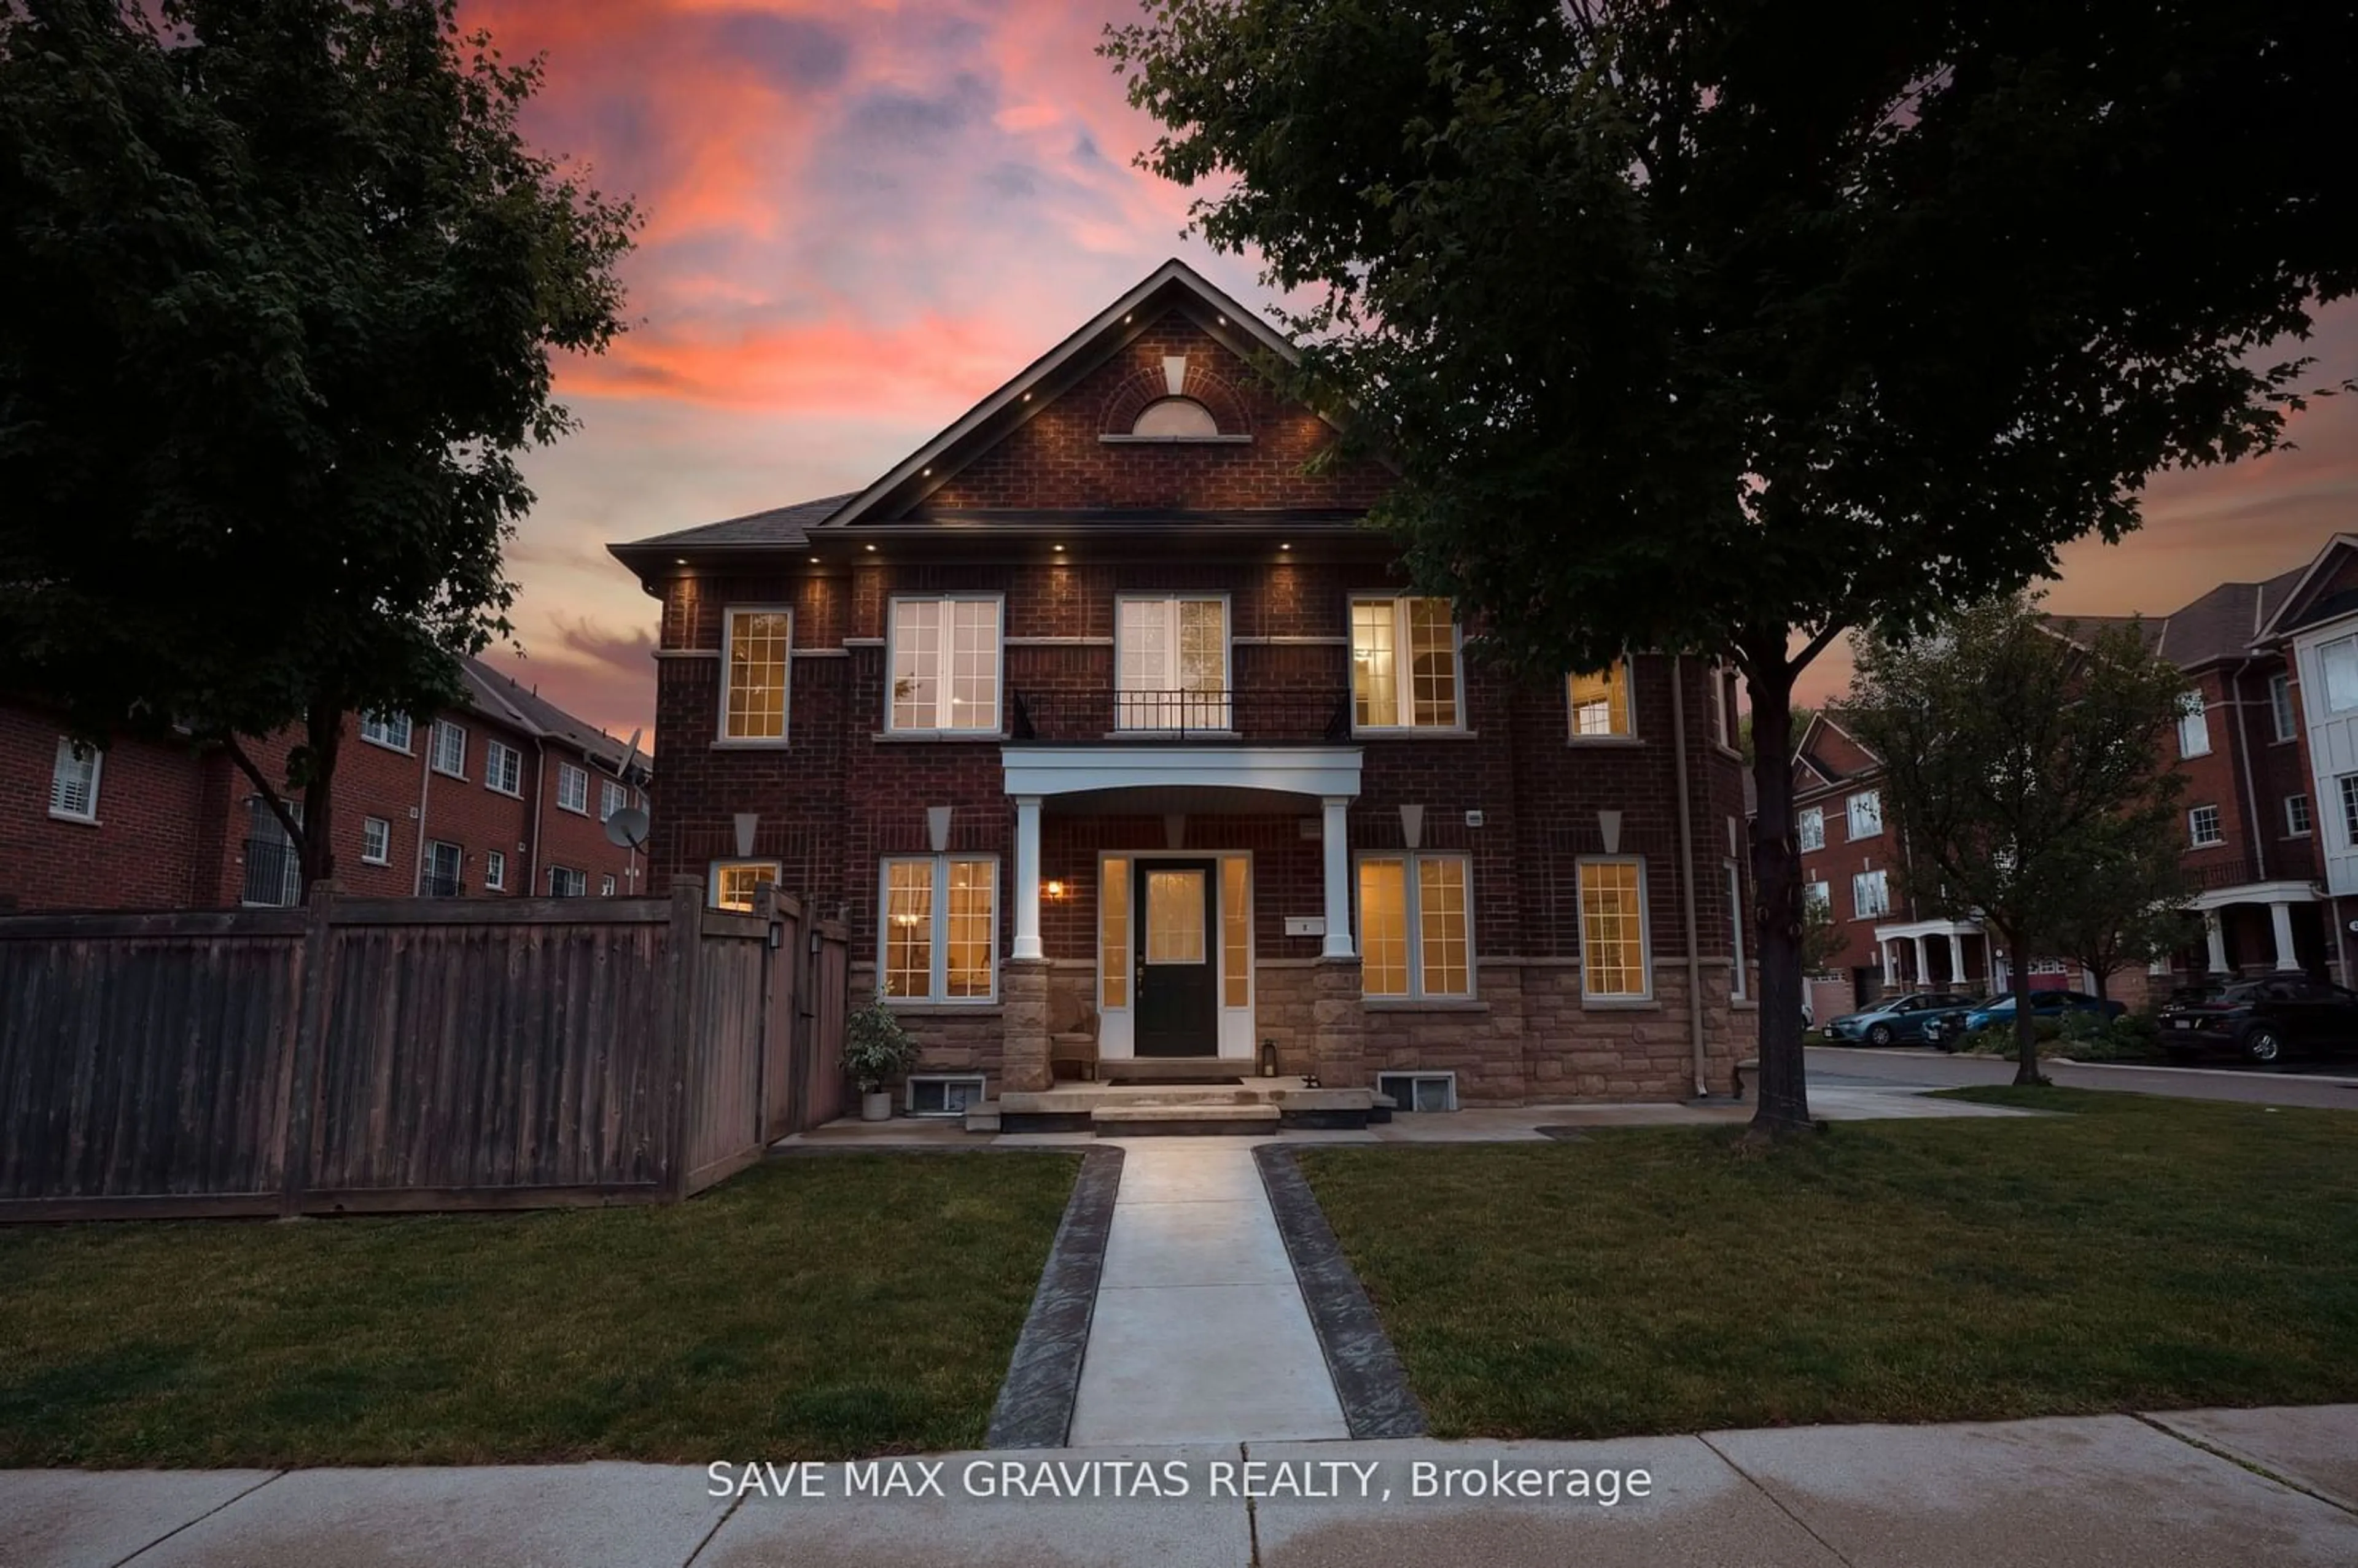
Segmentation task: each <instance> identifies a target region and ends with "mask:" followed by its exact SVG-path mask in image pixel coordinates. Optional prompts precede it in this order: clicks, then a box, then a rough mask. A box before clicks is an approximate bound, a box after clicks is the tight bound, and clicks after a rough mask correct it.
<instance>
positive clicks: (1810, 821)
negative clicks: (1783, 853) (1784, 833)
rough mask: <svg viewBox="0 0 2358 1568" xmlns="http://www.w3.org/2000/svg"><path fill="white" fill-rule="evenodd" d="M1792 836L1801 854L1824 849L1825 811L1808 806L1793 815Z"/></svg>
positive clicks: (1823, 808)
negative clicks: (1799, 845) (1798, 845)
mask: <svg viewBox="0 0 2358 1568" xmlns="http://www.w3.org/2000/svg"><path fill="white" fill-rule="evenodd" d="M1793 836H1794V838H1796V839H1797V840H1798V841H1799V842H1800V844H1801V849H1802V852H1803V853H1807V852H1809V851H1810V850H1812V849H1824V848H1825V847H1826V811H1825V807H1823V806H1809V807H1807V808H1805V809H1803V810H1801V811H1800V812H1797V813H1795V814H1794V816H1793Z"/></svg>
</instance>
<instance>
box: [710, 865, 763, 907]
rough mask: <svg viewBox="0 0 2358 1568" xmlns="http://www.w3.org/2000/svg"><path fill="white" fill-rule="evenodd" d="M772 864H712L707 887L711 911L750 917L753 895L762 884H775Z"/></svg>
mask: <svg viewBox="0 0 2358 1568" xmlns="http://www.w3.org/2000/svg"><path fill="white" fill-rule="evenodd" d="M778 869H779V863H778V862H777V861H775V860H715V861H713V862H712V880H711V881H709V882H708V883H707V884H706V885H707V886H708V887H709V888H710V889H711V890H712V891H711V897H712V907H713V908H715V909H736V910H742V911H743V912H744V913H746V914H752V913H753V894H754V892H755V890H757V889H759V888H760V887H761V885H762V884H763V882H774V881H777V880H778Z"/></svg>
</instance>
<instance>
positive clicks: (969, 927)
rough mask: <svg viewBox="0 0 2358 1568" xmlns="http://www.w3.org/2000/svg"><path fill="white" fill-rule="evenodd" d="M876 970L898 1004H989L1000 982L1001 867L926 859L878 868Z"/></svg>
mask: <svg viewBox="0 0 2358 1568" xmlns="http://www.w3.org/2000/svg"><path fill="white" fill-rule="evenodd" d="M883 893H884V896H883V916H884V917H883V920H882V927H883V929H882V932H881V933H880V935H879V945H880V949H881V950H880V953H879V958H878V968H879V972H880V973H881V974H882V979H883V988H884V994H885V995H886V996H888V997H892V998H897V999H899V1000H904V1001H987V1000H990V998H991V996H992V995H993V994H995V990H996V987H997V983H998V962H997V959H998V932H999V862H998V861H996V860H989V859H983V858H969V857H964V856H950V855H932V856H927V857H925V858H924V859H910V860H887V861H885V862H884V882H883Z"/></svg>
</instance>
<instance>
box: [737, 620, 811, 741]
mask: <svg viewBox="0 0 2358 1568" xmlns="http://www.w3.org/2000/svg"><path fill="white" fill-rule="evenodd" d="M794 641H795V618H794V613H793V612H792V611H786V610H776V609H747V610H739V609H733V608H732V609H731V610H730V611H729V613H728V616H727V620H726V631H725V633H724V634H723V643H724V645H723V647H722V648H721V653H720V669H721V677H720V738H721V739H722V740H724V741H783V740H784V739H785V738H786V675H787V671H788V668H789V667H790V665H791V664H792V661H793V649H794Z"/></svg>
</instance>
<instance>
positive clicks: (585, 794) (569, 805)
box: [557, 762, 590, 816]
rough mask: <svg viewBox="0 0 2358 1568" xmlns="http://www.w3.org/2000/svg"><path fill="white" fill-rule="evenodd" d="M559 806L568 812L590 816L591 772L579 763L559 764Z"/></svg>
mask: <svg viewBox="0 0 2358 1568" xmlns="http://www.w3.org/2000/svg"><path fill="white" fill-rule="evenodd" d="M557 805H558V806H560V807H562V808H563V809H564V810H567V811H578V812H579V813H580V814H581V815H582V816H589V815H590V770H589V769H587V768H585V767H583V766H581V765H580V764H579V763H578V762H558V763H557Z"/></svg>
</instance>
